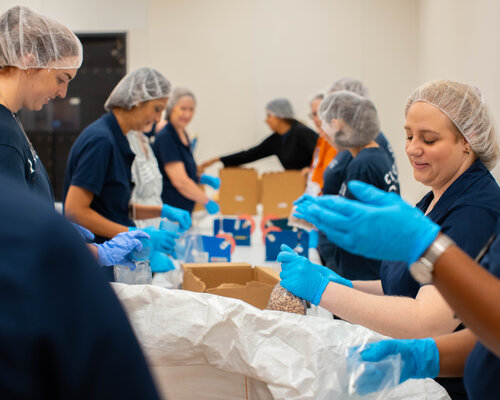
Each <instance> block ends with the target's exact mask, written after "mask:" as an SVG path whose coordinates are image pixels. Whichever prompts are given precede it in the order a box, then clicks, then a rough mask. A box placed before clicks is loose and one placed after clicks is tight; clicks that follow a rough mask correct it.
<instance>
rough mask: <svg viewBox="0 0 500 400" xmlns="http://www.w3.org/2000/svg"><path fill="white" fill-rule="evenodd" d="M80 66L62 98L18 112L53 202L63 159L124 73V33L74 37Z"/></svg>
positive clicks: (58, 198)
mask: <svg viewBox="0 0 500 400" xmlns="http://www.w3.org/2000/svg"><path fill="white" fill-rule="evenodd" d="M77 36H78V38H79V39H80V40H81V42H82V45H83V64H82V66H81V68H80V69H79V70H78V73H77V75H76V77H75V79H74V80H73V81H72V82H71V83H70V84H69V87H68V93H67V95H66V98H64V99H59V98H58V99H55V100H54V101H53V102H51V103H49V104H47V105H46V106H45V107H44V108H43V109H42V110H41V111H36V112H35V111H26V110H23V111H21V112H20V113H19V117H20V119H21V121H22V124H23V126H24V129H25V130H26V133H27V134H28V136H29V138H30V140H31V142H32V143H33V146H34V147H35V149H36V151H37V153H38V155H39V157H40V159H41V160H42V162H43V164H44V165H45V168H46V169H47V173H48V174H49V177H50V180H51V182H52V186H53V188H54V195H55V197H56V201H61V199H62V189H63V184H64V171H65V169H66V160H67V158H68V153H69V150H70V149H71V146H72V145H73V142H74V141H75V139H76V138H77V137H78V135H79V134H80V132H81V131H82V130H83V129H84V128H85V127H86V126H87V125H89V124H90V123H92V122H93V121H95V120H96V119H98V118H99V117H100V116H101V115H102V114H104V113H105V110H104V103H105V101H106V99H107V98H108V96H109V94H110V93H111V90H112V89H113V88H114V87H115V86H116V84H117V83H118V82H119V81H120V79H121V78H123V77H124V76H125V74H126V72H127V62H126V60H127V57H126V33H124V32H120V33H82V34H77Z"/></svg>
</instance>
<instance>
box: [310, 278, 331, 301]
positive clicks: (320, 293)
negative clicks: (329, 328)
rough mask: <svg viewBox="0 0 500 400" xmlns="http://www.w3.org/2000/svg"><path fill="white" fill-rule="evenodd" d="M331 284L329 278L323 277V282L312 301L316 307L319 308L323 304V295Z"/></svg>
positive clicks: (320, 283)
mask: <svg viewBox="0 0 500 400" xmlns="http://www.w3.org/2000/svg"><path fill="white" fill-rule="evenodd" d="M329 283H330V281H329V280H328V278H325V277H324V276H321V281H320V282H319V285H318V287H317V289H316V292H315V294H314V297H313V298H312V299H311V303H313V304H314V305H315V306H318V305H319V304H320V303H321V298H322V297H323V293H324V292H325V289H326V287H327V286H328V284H329Z"/></svg>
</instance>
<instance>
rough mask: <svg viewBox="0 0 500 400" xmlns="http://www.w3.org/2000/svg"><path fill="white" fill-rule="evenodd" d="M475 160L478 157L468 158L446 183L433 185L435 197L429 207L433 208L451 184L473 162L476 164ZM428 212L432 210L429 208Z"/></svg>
mask: <svg viewBox="0 0 500 400" xmlns="http://www.w3.org/2000/svg"><path fill="white" fill-rule="evenodd" d="M475 161H476V159H475V158H474V159H473V158H472V157H471V159H470V160H467V161H466V162H464V163H463V164H462V165H461V166H460V168H459V169H458V170H457V172H455V175H453V177H452V178H451V179H449V180H448V181H447V182H446V183H445V184H443V185H439V186H433V187H432V194H433V195H434V198H433V199H432V202H431V204H430V206H429V207H428V208H430V209H432V208H433V207H434V205H435V204H436V203H437V202H438V201H439V199H440V198H441V196H442V195H443V194H444V193H445V192H446V191H447V190H448V188H449V187H450V186H451V184H452V183H453V182H455V181H456V180H457V179H458V178H459V177H460V176H461V175H462V174H463V173H464V172H465V171H467V170H468V169H469V168H470V167H471V166H472V164H474V162H475ZM431 206H432V207H431ZM427 212H430V210H428V211H427Z"/></svg>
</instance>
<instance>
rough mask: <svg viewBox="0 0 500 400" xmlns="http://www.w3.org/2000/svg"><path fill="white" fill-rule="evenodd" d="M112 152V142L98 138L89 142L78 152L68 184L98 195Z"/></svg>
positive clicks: (104, 179) (104, 180)
mask: <svg viewBox="0 0 500 400" xmlns="http://www.w3.org/2000/svg"><path fill="white" fill-rule="evenodd" d="M112 154H113V144H112V143H111V142H110V141H109V140H107V139H105V138H98V139H96V140H94V141H91V142H89V143H88V144H87V145H86V146H85V147H84V148H83V149H82V152H81V153H80V156H79V158H78V161H77V163H76V166H75V169H74V171H73V175H72V176H71V183H70V185H73V186H78V187H81V188H83V189H86V190H88V191H90V192H92V193H94V194H95V195H97V196H98V195H99V194H100V193H101V190H102V188H103V186H104V184H105V182H106V175H107V172H108V166H109V160H110V159H111V157H112Z"/></svg>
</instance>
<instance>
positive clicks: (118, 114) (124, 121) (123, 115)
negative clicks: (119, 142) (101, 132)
mask: <svg viewBox="0 0 500 400" xmlns="http://www.w3.org/2000/svg"><path fill="white" fill-rule="evenodd" d="M111 112H112V113H113V115H114V116H115V118H116V122H118V126H119V127H120V129H121V130H122V133H123V134H124V135H127V133H129V132H130V131H131V130H134V129H133V125H132V121H130V114H129V112H128V111H127V110H123V109H121V108H113V110H112V111H111Z"/></svg>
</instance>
